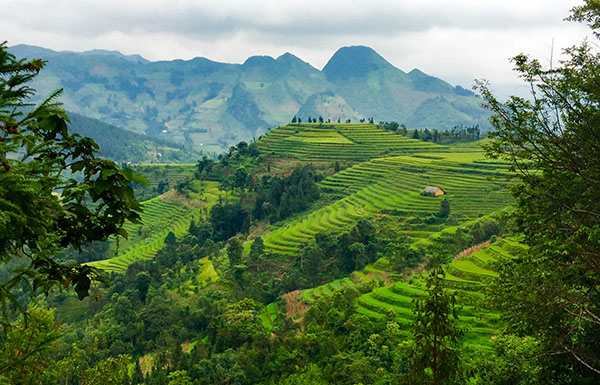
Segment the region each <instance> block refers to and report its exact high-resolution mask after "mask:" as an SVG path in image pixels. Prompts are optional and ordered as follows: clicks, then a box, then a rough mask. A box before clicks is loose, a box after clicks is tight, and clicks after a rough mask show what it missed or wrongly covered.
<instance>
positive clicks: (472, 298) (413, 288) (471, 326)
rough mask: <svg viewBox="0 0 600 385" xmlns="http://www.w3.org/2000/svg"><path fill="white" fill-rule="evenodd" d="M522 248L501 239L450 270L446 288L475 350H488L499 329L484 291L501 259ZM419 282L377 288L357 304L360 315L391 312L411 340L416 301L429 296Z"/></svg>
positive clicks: (453, 263)
mask: <svg viewBox="0 0 600 385" xmlns="http://www.w3.org/2000/svg"><path fill="white" fill-rule="evenodd" d="M519 248H522V246H521V245H519V244H518V243H517V242H515V241H514V240H510V239H501V240H499V241H497V242H496V243H494V244H492V245H490V246H488V247H486V248H484V249H482V250H480V251H478V252H476V253H474V254H472V255H470V256H468V257H466V258H464V259H461V260H455V261H453V262H452V264H450V266H449V267H448V268H447V274H446V285H447V287H448V288H449V289H450V290H452V291H453V292H454V294H455V295H456V296H457V302H458V305H459V306H460V311H459V320H460V321H461V322H462V323H463V324H464V325H465V326H468V327H467V332H466V341H467V345H468V346H470V347H472V348H486V347H489V343H490V337H492V336H493V335H495V334H496V333H497V332H498V329H499V326H500V324H499V322H500V318H499V314H498V313H497V312H495V311H493V310H490V309H489V308H486V305H485V302H484V301H483V299H484V294H483V292H484V289H485V286H486V285H487V284H488V282H489V281H490V279H492V278H494V277H495V276H497V273H496V272H495V271H494V270H493V264H494V262H495V261H496V260H497V259H498V258H499V257H500V256H503V257H508V256H510V255H514V253H516V252H518V250H519ZM426 295H427V293H426V290H425V288H424V286H423V283H422V282H421V281H420V280H416V279H415V280H414V281H413V282H412V283H409V282H396V283H394V284H392V285H389V286H385V287H380V288H376V289H375V290H373V291H372V292H370V293H367V294H364V295H362V296H361V297H359V298H358V300H357V312H359V313H361V314H364V315H367V316H369V317H373V318H383V317H385V316H387V315H388V314H389V313H390V311H393V312H394V315H395V317H396V320H397V321H398V323H399V324H400V325H401V327H402V326H403V328H402V329H403V332H404V333H405V334H406V335H407V336H408V335H409V334H410V332H411V325H412V317H413V309H414V301H415V300H416V299H419V298H422V297H424V296H426Z"/></svg>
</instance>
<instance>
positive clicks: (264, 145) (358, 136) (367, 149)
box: [258, 123, 447, 162]
mask: <svg viewBox="0 0 600 385" xmlns="http://www.w3.org/2000/svg"><path fill="white" fill-rule="evenodd" d="M258 146H259V149H260V150H261V152H262V153H263V154H265V155H267V156H271V157H291V158H296V159H299V160H303V161H309V162H321V161H336V160H349V161H366V160H369V159H372V158H374V157H378V156H384V155H387V154H397V153H412V152H423V151H427V152H431V151H445V150H447V147H446V146H440V145H437V144H433V143H427V142H421V141H419V140H415V139H409V138H406V137H403V136H401V135H397V134H394V133H391V132H388V131H385V130H383V129H381V128H379V127H377V126H376V125H373V124H362V123H360V124H351V123H350V124H330V123H325V124H318V123H313V124H311V123H298V124H289V125H287V126H282V127H278V128H276V129H274V130H272V131H269V132H268V133H266V134H264V135H263V136H262V137H261V139H260V141H259V142H258Z"/></svg>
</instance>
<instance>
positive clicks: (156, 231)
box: [88, 197, 198, 273]
mask: <svg viewBox="0 0 600 385" xmlns="http://www.w3.org/2000/svg"><path fill="white" fill-rule="evenodd" d="M143 206H144V212H143V213H142V215H141V217H142V224H141V225H139V224H132V223H127V224H126V225H125V226H124V227H125V229H126V230H127V232H128V233H129V239H127V240H125V239H122V238H121V239H120V240H119V254H118V255H117V256H116V257H113V258H109V259H105V260H102V261H95V262H90V263H88V265H90V266H94V267H98V268H101V269H104V270H106V271H108V272H118V273H120V272H124V271H125V270H127V266H129V265H130V264H131V263H132V262H133V261H135V260H138V259H143V258H152V257H153V256H154V255H155V254H156V252H157V251H158V250H159V249H160V248H162V247H163V246H164V244H165V238H166V236H167V234H169V232H170V231H172V232H173V233H174V234H175V236H177V237H181V236H183V235H184V234H185V233H186V232H187V231H188V229H189V226H190V222H191V220H192V219H194V218H196V217H197V216H198V213H197V212H195V211H194V210H192V209H190V208H188V207H186V206H184V205H180V204H174V203H167V202H163V201H162V200H161V199H160V198H158V197H157V198H153V199H151V200H149V201H146V202H144V203H143ZM196 219H197V218H196ZM113 245H114V246H116V242H113Z"/></svg>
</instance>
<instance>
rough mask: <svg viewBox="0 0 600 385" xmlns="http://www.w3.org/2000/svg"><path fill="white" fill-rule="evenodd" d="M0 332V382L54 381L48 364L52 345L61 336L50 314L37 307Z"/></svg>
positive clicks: (54, 378)
mask: <svg viewBox="0 0 600 385" xmlns="http://www.w3.org/2000/svg"><path fill="white" fill-rule="evenodd" d="M9 326H10V327H8V328H6V329H4V331H5V332H4V333H0V383H1V384H40V385H42V384H48V383H53V382H55V381H56V376H57V373H56V370H55V369H56V368H55V365H53V364H54V363H53V362H52V356H53V354H52V353H53V350H54V344H55V343H56V340H58V339H59V338H60V337H61V336H62V331H61V330H60V329H58V328H56V325H55V323H54V312H53V311H49V310H44V309H41V308H39V307H37V306H34V307H31V308H30V309H29V312H28V315H27V318H26V317H25V316H24V315H23V314H21V315H20V316H19V318H18V320H17V321H16V322H14V323H11V324H10V325H9Z"/></svg>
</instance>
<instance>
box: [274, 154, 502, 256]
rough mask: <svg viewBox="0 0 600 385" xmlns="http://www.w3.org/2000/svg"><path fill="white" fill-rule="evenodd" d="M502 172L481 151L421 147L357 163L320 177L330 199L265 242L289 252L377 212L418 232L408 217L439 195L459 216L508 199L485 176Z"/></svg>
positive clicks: (431, 208)
mask: <svg viewBox="0 0 600 385" xmlns="http://www.w3.org/2000/svg"><path fill="white" fill-rule="evenodd" d="M506 172H507V171H506V166H505V165H502V164H497V163H493V162H487V161H485V160H484V159H483V155H482V153H481V152H471V153H468V152H465V153H442V152H440V153H423V154H419V155H401V156H393V157H383V158H377V159H374V160H371V161H368V162H363V163H359V164H357V165H355V166H353V167H351V168H348V169H346V170H343V171H340V172H338V173H336V174H335V175H332V176H330V177H328V178H326V179H324V180H323V181H321V182H320V186H321V188H322V190H323V191H325V192H328V193H330V194H331V195H332V196H334V197H335V200H333V201H332V202H331V203H329V204H327V205H325V206H323V207H321V208H319V209H317V210H314V211H312V212H310V213H307V214H306V215H304V216H303V217H301V218H298V219H297V220H295V221H293V222H290V223H286V224H285V225H283V226H282V227H280V228H277V229H275V230H274V231H272V232H271V233H269V234H268V235H267V236H266V237H265V245H266V246H267V247H268V248H269V250H271V251H273V252H279V253H295V252H296V251H297V250H298V249H299V247H300V246H301V244H302V243H303V242H306V241H307V240H309V239H310V238H312V237H313V236H314V235H315V234H317V233H319V232H324V231H331V230H338V229H343V228H348V227H350V226H351V225H352V224H354V223H355V222H356V220H357V219H359V218H368V217H372V216H374V215H377V214H382V213H383V214H386V213H387V214H394V215H396V216H399V217H398V218H397V220H398V221H399V223H400V225H399V228H400V231H401V232H402V233H404V234H405V235H407V236H411V237H413V236H416V237H419V236H422V235H423V232H419V231H413V228H414V226H413V225H412V224H411V222H410V221H408V219H409V218H410V217H411V216H412V217H414V216H427V215H430V214H434V213H436V212H438V210H439V207H440V201H441V200H442V199H443V198H446V199H448V200H449V201H450V205H451V207H452V213H453V215H456V216H457V219H458V220H459V221H464V220H469V219H473V218H477V217H479V216H482V215H486V214H489V213H491V212H493V211H496V210H498V209H500V208H503V207H506V206H507V205H509V204H511V202H512V198H511V197H510V196H509V194H508V193H507V191H506V190H505V189H504V187H503V186H502V184H501V183H499V182H493V181H490V180H489V178H490V177H492V176H500V175H504V174H506ZM426 186H438V187H440V188H442V189H443V190H444V191H445V192H446V194H445V195H444V196H443V197H429V196H423V195H422V192H423V189H424V188H425V187H426Z"/></svg>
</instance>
